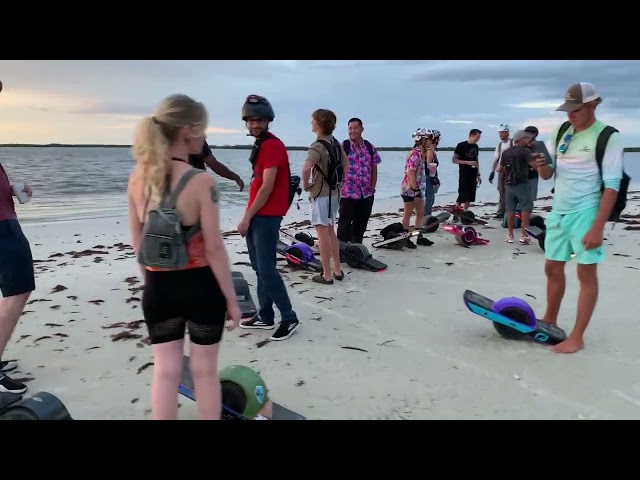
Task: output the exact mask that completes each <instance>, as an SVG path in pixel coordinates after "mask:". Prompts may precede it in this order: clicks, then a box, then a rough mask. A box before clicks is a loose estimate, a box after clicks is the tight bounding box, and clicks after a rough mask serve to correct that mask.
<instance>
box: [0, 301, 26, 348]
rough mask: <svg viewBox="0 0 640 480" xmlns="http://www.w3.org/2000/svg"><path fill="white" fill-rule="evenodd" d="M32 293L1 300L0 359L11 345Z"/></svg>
mask: <svg viewBox="0 0 640 480" xmlns="http://www.w3.org/2000/svg"><path fill="white" fill-rule="evenodd" d="M29 295H31V292H28V293H22V294H20V295H14V296H13V297H7V298H0V357H2V354H3V353H4V350H5V348H7V345H8V344H9V340H10V339H11V335H12V334H13V331H14V330H15V328H16V325H17V324H18V320H19V319H20V315H22V310H23V309H24V306H25V304H26V303H27V300H28V299H29Z"/></svg>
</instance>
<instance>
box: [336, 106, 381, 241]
mask: <svg viewBox="0 0 640 480" xmlns="http://www.w3.org/2000/svg"><path fill="white" fill-rule="evenodd" d="M348 126H349V139H348V140H345V141H344V142H343V143H342V147H343V148H344V151H345V152H346V154H347V155H348V157H349V169H348V170H347V171H346V172H345V178H344V181H343V182H342V190H341V192H340V193H341V198H340V213H339V215H340V218H339V219H338V232H337V236H338V239H339V240H342V241H343V242H352V243H362V239H363V237H364V233H365V232H366V231H367V224H368V223H369V217H370V216H371V209H372V208H373V198H374V193H375V191H376V182H377V181H378V164H379V163H380V162H382V159H381V158H380V155H379V154H378V151H377V150H376V148H375V147H374V146H373V145H372V144H371V143H370V142H368V141H367V140H364V139H363V138H362V132H363V131H364V127H363V126H362V120H360V119H359V118H352V119H351V120H349V124H348Z"/></svg>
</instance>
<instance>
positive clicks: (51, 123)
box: [0, 60, 640, 147]
mask: <svg viewBox="0 0 640 480" xmlns="http://www.w3.org/2000/svg"><path fill="white" fill-rule="evenodd" d="M639 78H640V61H637V60H590V61H569V60H555V61H530V60H521V61H512V60H510V61H494V60H491V61H488V60H487V61H485V60H469V61H460V60H450V61H435V60H434V61H427V60H251V61H249V60H203V61H195V60H183V61H178V60H167V61H147V60H128V61H125V60H102V61H100V60H92V61H53V60H47V61H17V60H0V80H1V81H2V82H3V83H4V90H3V91H2V93H0V143H79V144H82V143H85V144H86V143H101V144H130V143H131V141H132V136H133V127H134V125H135V122H136V119H138V118H140V117H141V116H144V115H150V114H152V112H153V110H154V108H155V106H156V105H157V104H158V103H159V101H160V100H161V99H162V98H163V97H165V96H167V95H170V94H172V93H185V94H187V95H191V96H193V97H194V98H196V99H198V100H201V101H202V102H204V104H205V105H206V106H207V108H208V109H209V113H210V129H209V132H208V140H209V143H211V144H217V145H224V144H246V143H250V142H251V139H250V138H249V137H247V136H246V130H245V126H244V123H243V122H242V119H241V118H240V112H241V107H242V104H243V102H244V99H245V98H246V96H247V95H249V94H252V93H256V94H259V95H264V96H266V97H267V98H268V99H269V100H270V101H271V103H272V105H273V107H274V109H275V112H276V119H275V122H274V123H273V124H272V131H273V132H274V133H275V134H276V135H278V136H279V137H280V138H282V140H283V141H284V142H285V143H286V144H287V145H308V144H309V143H311V142H312V141H313V138H314V137H313V134H312V132H311V130H310V117H311V113H312V112H313V110H315V109H316V108H329V109H331V110H333V111H334V112H335V113H336V115H337V116H338V128H337V129H336V136H337V137H338V138H339V139H340V140H342V139H344V138H346V132H347V121H348V119H349V118H351V117H360V118H361V119H362V120H363V122H364V125H365V137H366V138H368V139H369V140H370V141H371V142H373V143H374V144H375V145H378V146H409V145H410V144H411V143H412V140H411V134H412V133H413V131H414V130H415V129H416V128H418V127H425V128H431V129H438V130H440V131H441V132H442V134H443V141H442V143H441V145H442V146H454V145H455V144H456V143H458V142H460V141H462V140H465V139H466V137H467V134H468V131H469V129H471V128H479V129H480V130H482V131H483V132H485V133H484V135H483V138H482V140H481V145H482V146H489V147H492V146H495V145H496V143H497V139H498V135H497V133H496V130H497V125H498V124H500V123H508V124H510V125H511V126H512V128H523V127H525V126H526V125H535V126H537V127H538V128H539V129H540V131H541V132H542V134H541V136H542V137H543V138H544V139H546V138H547V137H548V135H546V134H545V132H548V131H549V129H550V128H551V127H553V126H556V125H558V124H559V123H560V122H562V121H563V120H564V119H565V118H566V114H563V113H561V112H556V111H555V108H556V107H557V106H558V105H560V104H561V103H562V102H563V96H564V92H565V90H566V88H567V87H568V86H569V85H571V84H572V83H576V82H581V81H582V82H591V83H593V84H594V85H595V86H596V87H597V88H598V89H599V91H600V94H601V95H602V98H603V100H604V102H603V104H602V105H601V106H600V107H599V108H598V114H599V117H600V118H601V119H602V120H604V121H607V122H609V123H610V124H612V125H614V126H616V127H617V128H618V129H620V131H621V133H622V136H623V138H624V142H625V146H640V87H638V85H639V83H638V79H639Z"/></svg>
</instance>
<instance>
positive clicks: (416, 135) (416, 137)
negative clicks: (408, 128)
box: [412, 128, 435, 142]
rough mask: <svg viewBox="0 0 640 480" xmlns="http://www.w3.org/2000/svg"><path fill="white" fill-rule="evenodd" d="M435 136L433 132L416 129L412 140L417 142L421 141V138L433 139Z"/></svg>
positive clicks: (425, 129)
mask: <svg viewBox="0 0 640 480" xmlns="http://www.w3.org/2000/svg"><path fill="white" fill-rule="evenodd" d="M434 137H435V135H434V134H433V132H432V131H431V130H429V129H427V128H418V129H417V130H416V131H415V132H413V135H412V138H413V139H414V140H415V141H416V142H417V141H418V140H422V139H423V138H434Z"/></svg>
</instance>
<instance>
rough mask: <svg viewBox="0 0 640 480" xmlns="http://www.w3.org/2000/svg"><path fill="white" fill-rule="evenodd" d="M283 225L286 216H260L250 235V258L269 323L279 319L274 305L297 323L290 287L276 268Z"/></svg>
mask: <svg viewBox="0 0 640 480" xmlns="http://www.w3.org/2000/svg"><path fill="white" fill-rule="evenodd" d="M281 223H282V217H269V216H264V215H256V216H254V217H253V218H252V219H251V223H250V224H249V230H248V232H247V249H248V250H249V259H250V260H251V266H252V267H253V270H254V271H255V272H256V275H257V277H258V288H257V290H258V303H259V304H260V309H259V311H260V319H261V320H262V321H263V322H267V323H271V322H273V321H274V319H275V313H274V311H273V304H274V303H275V304H276V307H278V310H280V315H281V316H282V320H283V321H297V316H296V313H295V312H294V311H293V307H292V306H291V300H290V299H289V294H288V293H287V287H286V285H285V284H284V280H282V276H280V272H278V268H277V265H276V255H277V253H276V245H277V244H278V240H280V224H281Z"/></svg>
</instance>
